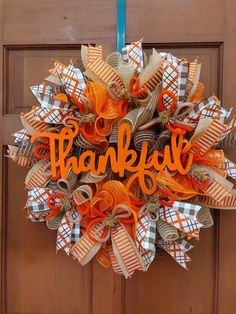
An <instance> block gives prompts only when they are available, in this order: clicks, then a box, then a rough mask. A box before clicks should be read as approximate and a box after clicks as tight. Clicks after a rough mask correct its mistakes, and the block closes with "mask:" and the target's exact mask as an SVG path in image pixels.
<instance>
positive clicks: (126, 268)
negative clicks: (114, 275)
mask: <svg viewBox="0 0 236 314" xmlns="http://www.w3.org/2000/svg"><path fill="white" fill-rule="evenodd" d="M111 240H112V248H111V249H110V250H109V253H110V257H111V261H112V266H113V269H114V271H115V272H118V273H122V274H123V275H124V276H125V278H128V277H131V276H132V274H133V273H134V272H135V270H142V271H146V267H145V264H144V262H143V259H142V257H141V255H140V253H139V252H138V250H137V247H136V246H135V244H134V242H133V240H132V238H131V237H130V235H129V233H128V232H127V230H126V229H125V227H124V226H123V224H121V223H120V224H119V225H117V227H116V228H114V229H112V231H111Z"/></svg>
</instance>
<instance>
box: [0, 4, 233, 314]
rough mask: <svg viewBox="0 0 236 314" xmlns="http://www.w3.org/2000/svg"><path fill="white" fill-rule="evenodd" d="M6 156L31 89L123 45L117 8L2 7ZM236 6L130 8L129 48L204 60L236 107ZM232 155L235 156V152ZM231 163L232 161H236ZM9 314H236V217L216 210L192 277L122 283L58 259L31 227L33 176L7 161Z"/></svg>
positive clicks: (153, 272) (4, 294) (166, 265)
mask: <svg viewBox="0 0 236 314" xmlns="http://www.w3.org/2000/svg"><path fill="white" fill-rule="evenodd" d="M0 4H1V9H2V10H1V14H2V15H1V25H2V33H1V34H2V35H1V36H2V38H1V44H2V49H1V52H2V56H3V58H1V60H2V64H1V66H2V69H3V71H1V72H0V73H1V76H2V81H1V90H2V92H3V94H2V95H3V97H2V98H1V100H2V106H1V125H2V137H1V140H2V144H1V149H2V154H1V156H3V154H4V147H5V146H6V145H7V143H10V142H11V141H12V139H11V134H12V133H13V132H14V131H15V130H17V129H18V128H20V120H19V117H18V114H19V113H20V112H22V111H28V110H29V108H30V107H31V106H32V105H33V104H34V99H33V97H32V96H31V94H30V92H29V86H31V85H33V84H37V83H39V82H40V81H41V80H42V79H43V78H44V77H45V74H46V73H47V70H48V68H49V67H50V66H51V63H52V60H53V59H55V58H59V59H60V60H62V61H68V60H69V59H70V58H72V59H73V58H76V57H77V56H78V55H79V49H80V45H81V44H86V43H89V42H90V43H101V44H103V45H104V47H105V49H106V50H107V52H108V53H109V52H110V51H112V50H114V49H115V43H116V1H114V0H113V1H111V0H99V1H95V0H91V1H85V0H67V1H62V0H57V1H56V0H41V1H32V0H2V1H1V2H0ZM235 11H236V3H235V1H234V0H228V1H223V0H204V1H194V0H188V1H186V0H182V1H176V0H169V1H165V0H159V1H157V0H155V1H153V0H146V1H143V0H127V18H126V22H127V35H126V40H127V42H130V41H136V40H138V39H139V38H141V37H144V43H145V44H144V48H145V50H146V52H147V53H148V51H149V50H150V48H151V47H155V48H156V49H158V50H159V51H163V50H165V51H171V52H173V54H175V55H177V56H185V57H187V58H189V59H193V58H194V57H195V56H197V55H198V56H199V57H200V60H201V61H202V64H203V68H202V77H201V81H203V82H204V83H205V87H206V94H212V93H215V94H216V95H218V96H220V97H222V99H223V104H224V105H225V106H227V105H228V106H232V105H233V104H234V99H235V95H234V92H235V78H234V73H236V62H235V49H236V37H235V33H236V22H235V18H234V12H235ZM229 154H231V155H232V154H233V152H229ZM232 158H233V157H232ZM0 169H1V172H2V176H1V177H2V188H1V193H2V195H1V196H2V197H1V201H2V211H1V276H2V277H1V305H2V307H1V309H2V313H3V314H92V313H93V314H110V313H112V314H121V313H125V314H146V313H148V314H156V313H158V314H187V313H194V314H211V313H218V314H234V313H236V298H235V295H236V274H235V271H234V267H235V265H236V250H235V245H234V241H235V240H236V228H235V225H236V212H232V211H223V210H222V211H218V210H215V211H214V219H215V226H214V228H212V229H209V230H203V231H202V232H201V239H200V242H195V243H194V245H195V248H194V249H193V251H192V252H191V257H192V262H191V265H190V271H189V272H187V271H185V270H183V269H181V268H180V267H179V266H178V265H177V264H176V263H175V262H174V261H173V260H172V259H171V258H170V257H169V256H164V257H163V258H160V259H159V260H157V261H155V262H154V263H153V264H152V265H151V267H150V269H149V271H148V272H147V273H137V274H135V275H134V277H133V278H132V279H129V280H124V279H123V278H122V277H120V276H118V275H115V274H113V272H112V270H105V269H103V268H101V267H100V266H99V265H98V264H97V263H96V262H94V263H92V264H89V265H88V266H86V267H81V266H80V265H79V264H78V263H77V262H75V261H73V259H72V258H68V257H67V256H66V255H65V254H63V253H60V254H58V255H57V256H56V254H55V237H56V235H55V233H54V232H52V231H50V230H47V228H46V227H45V225H41V224H33V223H31V222H29V221H27V220H26V219H25V217H24V212H23V210H22V208H23V206H24V202H25V198H26V193H25V191H24V189H23V186H24V177H25V174H26V171H25V170H24V169H22V168H20V167H17V166H16V165H15V164H13V163H12V162H9V161H8V160H7V159H6V158H4V157H3V158H2V159H1V168H0Z"/></svg>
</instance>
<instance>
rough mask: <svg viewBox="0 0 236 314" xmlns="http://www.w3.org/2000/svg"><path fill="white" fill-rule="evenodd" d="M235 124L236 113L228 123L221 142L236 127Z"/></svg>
mask: <svg viewBox="0 0 236 314" xmlns="http://www.w3.org/2000/svg"><path fill="white" fill-rule="evenodd" d="M235 126H236V115H235V116H234V117H233V119H232V120H231V121H230V123H229V124H228V125H226V128H225V130H224V132H223V134H222V135H221V137H220V139H219V142H220V141H222V140H223V139H224V138H225V137H226V136H227V135H228V134H229V133H231V132H232V131H233V129H234V128H235Z"/></svg>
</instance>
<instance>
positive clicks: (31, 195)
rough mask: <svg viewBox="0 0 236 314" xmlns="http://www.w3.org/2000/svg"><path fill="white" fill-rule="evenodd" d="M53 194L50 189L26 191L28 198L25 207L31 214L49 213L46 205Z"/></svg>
mask: <svg viewBox="0 0 236 314" xmlns="http://www.w3.org/2000/svg"><path fill="white" fill-rule="evenodd" d="M52 193H53V191H52V189H50V188H40V187H39V188H33V189H32V190H29V191H28V198H27V201H26V205H25V207H26V208H27V209H28V210H30V211H32V212H33V213H39V212H43V211H50V208H49V207H48V205H47V199H48V197H49V196H50V195H51V194H52Z"/></svg>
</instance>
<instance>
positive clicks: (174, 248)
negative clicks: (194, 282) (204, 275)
mask: <svg viewBox="0 0 236 314" xmlns="http://www.w3.org/2000/svg"><path fill="white" fill-rule="evenodd" d="M158 245H159V246H160V247H161V248H162V249H164V250H165V251H166V252H167V253H168V254H169V255H170V256H171V257H172V258H173V259H174V260H175V261H176V262H177V263H178V264H179V265H180V266H182V267H183V268H185V269H186V270H188V267H187V263H188V262H190V261H191V258H190V257H189V256H188V254H187V253H186V252H188V251H189V250H191V249H192V248H193V246H192V245H191V244H190V243H189V242H187V241H186V240H184V239H181V240H180V241H168V242H165V241H163V240H161V239H160V240H158Z"/></svg>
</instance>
